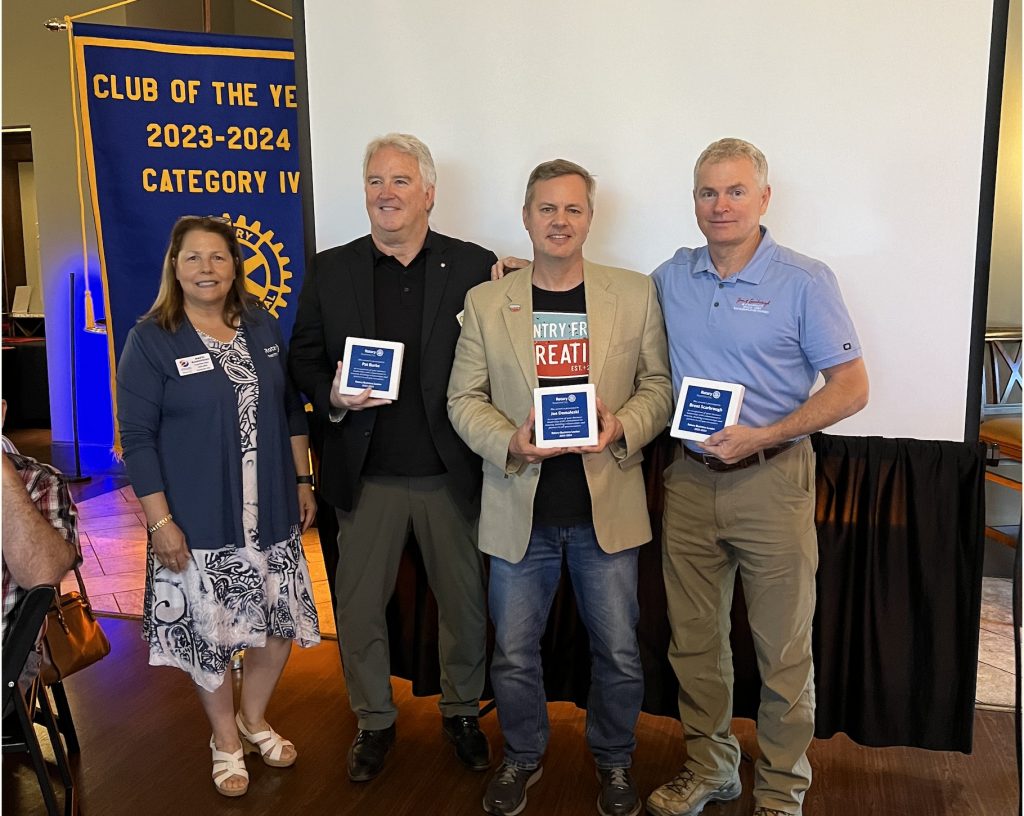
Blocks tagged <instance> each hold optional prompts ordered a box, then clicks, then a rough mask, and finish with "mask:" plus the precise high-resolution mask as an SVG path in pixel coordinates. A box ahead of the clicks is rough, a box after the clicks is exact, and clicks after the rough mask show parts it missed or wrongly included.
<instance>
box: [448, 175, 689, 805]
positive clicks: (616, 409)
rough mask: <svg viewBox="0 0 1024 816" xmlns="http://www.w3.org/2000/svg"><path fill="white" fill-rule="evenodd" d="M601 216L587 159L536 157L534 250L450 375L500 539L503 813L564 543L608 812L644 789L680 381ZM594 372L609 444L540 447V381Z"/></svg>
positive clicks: (480, 310) (488, 525)
mask: <svg viewBox="0 0 1024 816" xmlns="http://www.w3.org/2000/svg"><path fill="white" fill-rule="evenodd" d="M593 216H594V179H593V177H592V176H591V175H590V173H588V172H587V171H586V170H584V169H583V168H582V167H580V166H579V165H577V164H573V163H572V162H568V161H565V160H562V159H558V160H555V161H551V162H545V163H544V164H541V165H540V166H538V167H537V168H536V169H535V170H534V171H533V173H532V174H531V176H530V180H529V183H528V185H527V188H526V203H525V205H524V207H523V223H524V225H525V227H526V229H527V232H529V234H530V239H531V241H532V243H533V251H534V260H533V263H532V264H530V265H529V266H527V267H525V268H524V269H520V270H518V271H516V272H513V273H512V274H510V275H507V276H506V277H505V278H503V279H502V280H500V281H496V282H491V283H485V284H482V285H480V286H477V287H475V288H473V289H472V290H470V292H469V294H468V295H467V296H466V309H465V314H464V319H463V327H462V333H461V336H460V338H459V343H458V346H457V348H456V352H455V362H454V365H453V367H452V376H451V381H450V383H449V386H448V414H449V416H450V417H451V420H452V424H453V425H454V426H455V430H456V431H457V432H458V433H459V435H460V436H461V437H462V438H463V439H464V440H465V441H466V443H467V444H468V445H469V447H470V448H472V450H473V451H474V452H476V453H477V454H479V455H480V456H481V457H482V458H483V475H484V480H483V494H482V499H481V505H482V506H481V513H480V532H479V542H480V549H481V550H483V552H485V553H487V554H489V555H490V556H491V571H490V587H489V605H490V613H491V618H492V620H493V622H494V627H495V649H494V659H493V662H492V665H491V684H492V686H493V688H494V696H495V700H496V702H497V705H498V718H499V720H500V721H501V728H502V732H503V734H504V737H505V758H504V762H503V763H502V766H501V768H500V769H499V770H498V772H497V773H496V774H495V776H494V777H493V778H492V780H491V782H490V784H489V785H488V788H487V793H486V795H485V797H484V810H486V811H487V812H488V813H492V814H501V815H507V814H517V813H520V812H521V811H522V809H523V808H524V806H525V804H526V790H527V788H528V787H529V786H530V785H531V784H533V783H534V782H535V781H536V780H537V779H538V778H539V777H540V774H541V759H542V757H543V754H544V749H545V746H546V744H547V738H548V720H547V710H546V706H545V698H544V685H543V677H542V668H541V662H540V638H541V635H542V634H543V632H544V628H545V625H546V623H547V617H548V612H549V610H550V608H551V601H552V598H553V597H554V594H555V590H556V588H557V587H558V582H559V579H560V576H561V568H562V558H563V553H564V555H565V558H566V560H567V562H568V565H569V574H570V577H571V579H572V584H573V589H574V591H575V594H576V600H577V606H578V608H579V611H580V616H581V618H582V619H583V622H584V624H585V625H586V627H587V631H588V633H589V634H590V644H591V661H592V670H591V688H590V697H589V700H588V704H587V729H586V731H587V742H588V744H589V747H590V749H591V752H592V753H593V754H594V758H595V762H596V765H597V769H598V776H599V778H600V781H601V792H600V796H599V798H598V811H599V812H600V813H602V814H604V816H633V815H634V814H636V813H638V812H639V810H640V806H641V802H640V798H639V796H638V795H637V791H636V787H635V786H634V784H633V781H632V779H631V777H630V774H629V767H630V764H631V762H632V753H633V749H634V746H635V738H634V729H635V726H636V719H637V716H638V714H639V712H640V703H641V700H642V698H643V675H642V672H641V668H640V655H639V648H638V645H637V640H636V624H637V618H638V614H639V612H638V607H637V598H636V584H637V548H638V547H639V546H640V545H641V544H644V543H646V542H647V541H649V540H650V539H651V528H650V521H649V517H648V513H647V502H646V496H645V492H644V482H643V476H642V472H641V467H640V462H641V459H642V453H641V449H642V447H643V446H644V445H645V444H646V443H647V442H649V441H650V440H651V439H653V438H654V437H655V436H656V435H657V434H658V433H659V432H660V431H661V429H662V428H664V427H665V425H666V423H667V422H668V419H669V415H670V412H671V407H672V406H671V401H672V388H671V382H670V378H669V368H668V358H667V350H666V341H665V328H664V322H663V320H662V315H661V309H660V307H659V305H658V299H657V293H656V291H655V289H654V286H653V283H652V281H651V280H650V279H649V278H647V277H646V276H644V275H640V274H638V273H636V272H630V271H627V270H624V269H613V268H611V267H606V266H599V265H597V264H592V263H590V262H589V261H585V260H584V259H583V244H584V242H585V241H586V238H587V234H588V232H589V230H590V224H591V221H592V219H593ZM581 383H592V384H593V385H594V386H595V388H596V392H597V411H598V429H599V432H598V439H597V444H595V445H593V446H589V447H573V448H539V447H537V446H536V445H535V444H534V442H535V437H534V433H533V431H534V427H533V426H534V415H533V409H532V406H533V390H534V388H536V387H538V386H544V385H575V384H581Z"/></svg>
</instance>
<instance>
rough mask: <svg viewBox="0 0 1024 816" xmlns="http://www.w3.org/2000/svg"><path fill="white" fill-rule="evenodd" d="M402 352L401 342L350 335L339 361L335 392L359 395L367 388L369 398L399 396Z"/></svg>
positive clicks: (396, 397)
mask: <svg viewBox="0 0 1024 816" xmlns="http://www.w3.org/2000/svg"><path fill="white" fill-rule="evenodd" d="M404 352H405V345H404V344H403V343H392V342H391V341H390V340H367V339H365V338H362V337H349V338H348V339H347V340H346V341H345V358H344V359H343V360H342V363H341V384H340V385H339V386H338V392H339V393H341V394H361V393H362V392H363V391H365V390H366V389H367V388H369V389H371V391H370V396H371V397H379V398H380V399H389V400H394V399H398V383H399V381H400V380H401V379H402V354H403V353H404Z"/></svg>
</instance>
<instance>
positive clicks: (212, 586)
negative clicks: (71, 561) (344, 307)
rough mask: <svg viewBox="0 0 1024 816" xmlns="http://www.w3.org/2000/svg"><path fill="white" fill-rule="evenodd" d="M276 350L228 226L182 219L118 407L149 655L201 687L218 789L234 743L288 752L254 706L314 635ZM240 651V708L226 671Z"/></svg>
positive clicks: (308, 496) (296, 464)
mask: <svg viewBox="0 0 1024 816" xmlns="http://www.w3.org/2000/svg"><path fill="white" fill-rule="evenodd" d="M285 360H286V353H285V349H284V342H283V340H282V338H281V334H280V331H279V329H278V327H277V321H276V320H275V319H274V318H273V317H272V316H271V315H269V314H268V313H267V312H266V311H265V310H264V309H263V308H262V307H261V306H260V304H259V303H258V301H256V300H255V299H254V298H253V297H252V296H251V295H249V294H248V293H247V292H246V290H245V280H244V269H243V264H242V257H241V252H240V249H239V245H238V240H237V237H236V235H235V232H234V229H233V228H232V227H231V225H230V224H229V223H228V222H227V221H226V220H225V219H221V218H214V217H196V216H186V217H184V218H181V219H179V220H178V222H177V223H176V224H175V225H174V229H173V230H172V232H171V238H170V245H169V247H168V250H167V255H166V258H165V260H164V268H163V275H162V278H161V282H160V290H159V293H158V294H157V298H156V301H155V302H154V304H153V306H152V308H151V309H150V310H149V312H147V313H146V314H145V315H144V316H143V317H142V318H141V320H140V321H139V323H138V324H137V325H136V326H135V327H134V328H133V329H132V330H131V332H130V333H129V335H128V338H127V341H126V343H125V347H124V351H123V352H122V354H121V359H120V364H119V366H118V370H117V403H118V405H117V416H118V422H119V424H120V430H121V442H122V445H123V448H124V457H125V463H126V465H127V468H128V474H129V477H130V478H131V482H132V486H133V488H134V490H135V494H136V496H138V498H139V501H140V503H141V504H142V508H143V510H144V511H145V514H146V524H147V528H148V532H149V546H148V548H147V566H146V597H145V602H144V609H143V637H144V638H145V639H146V640H147V641H148V643H149V653H150V658H149V662H150V664H151V665H158V666H176V667H178V668H180V669H182V670H183V671H185V672H187V673H188V674H189V676H190V677H191V678H192V680H193V682H194V683H195V684H196V688H197V691H198V694H199V699H200V702H201V703H202V706H203V709H204V711H205V713H206V716H207V718H208V719H209V721H210V725H211V727H212V730H213V736H212V737H211V739H210V748H211V749H212V751H213V780H214V785H215V786H216V788H217V790H218V791H219V792H220V793H222V794H224V795H225V796H241V795H242V794H244V793H245V792H246V790H247V789H248V785H249V777H248V772H247V771H246V769H245V763H244V754H243V751H245V752H249V751H255V752H259V753H260V754H261V756H262V758H263V761H264V762H265V763H266V764H268V765H272V766H276V767H286V766H289V765H292V764H293V763H294V762H295V759H296V756H297V753H296V750H295V746H294V745H292V743H291V742H289V741H288V740H285V739H283V738H282V737H281V736H280V735H279V734H277V732H276V731H274V730H273V729H272V728H271V727H270V726H269V725H268V724H267V721H266V719H265V712H266V708H267V704H268V702H269V700H270V696H271V694H272V693H273V690H274V687H275V686H276V684H277V680H278V678H279V677H280V675H281V672H282V670H283V669H284V665H285V662H286V661H287V659H288V655H289V652H290V649H291V642H292V641H293V640H294V641H295V642H297V643H298V644H299V645H300V646H312V645H314V644H316V643H318V642H319V640H320V630H319V623H318V620H317V614H316V607H315V606H314V603H313V592H312V585H311V582H310V578H309V569H308V566H307V564H306V560H305V556H304V555H303V551H302V542H301V533H302V532H303V531H305V530H306V529H307V528H308V527H309V526H310V524H312V522H313V517H314V514H315V511H316V504H315V500H314V497H313V491H312V478H311V477H310V475H309V458H308V439H307V429H306V419H305V414H304V412H303V409H302V404H301V402H300V401H299V399H298V396H297V394H296V392H295V389H294V388H293V387H292V385H291V383H290V381H289V379H288V374H287V371H286V368H285ZM243 649H244V650H245V653H246V654H245V661H244V669H243V680H242V691H241V698H240V705H239V710H238V712H237V714H236V712H235V710H234V702H233V698H232V684H231V683H230V682H227V683H225V682H224V679H225V675H226V673H227V671H228V670H229V667H230V665H231V660H232V656H233V655H234V654H235V653H236V652H238V651H240V650H243Z"/></svg>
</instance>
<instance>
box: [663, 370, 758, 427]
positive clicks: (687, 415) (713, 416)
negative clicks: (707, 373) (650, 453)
mask: <svg viewBox="0 0 1024 816" xmlns="http://www.w3.org/2000/svg"><path fill="white" fill-rule="evenodd" d="M745 390H746V389H745V388H744V387H743V386H742V385H738V384H737V383H729V382H722V381H720V380H703V379H700V378H698V377H683V383H682V385H681V386H680V388H679V401H678V402H677V403H676V413H675V417H674V418H673V419H672V429H671V431H670V433H671V434H672V436H674V437H677V438H678V439H690V440H693V441H695V442H703V441H704V440H705V439H707V438H708V437H709V436H711V434H713V433H717V432H718V431H720V430H722V428H724V427H726V426H727V425H735V424H736V423H737V422H738V421H739V418H740V406H741V405H742V404H743V393H744V391H745Z"/></svg>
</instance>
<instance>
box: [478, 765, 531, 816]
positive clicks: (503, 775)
mask: <svg viewBox="0 0 1024 816" xmlns="http://www.w3.org/2000/svg"><path fill="white" fill-rule="evenodd" d="M541 773H542V769H541V768H540V766H538V767H536V768H533V769H532V770H524V769H523V768H517V767H516V766H515V765H509V764H508V763H507V762H502V763H501V767H500V768H498V770H497V773H495V774H494V776H492V777H491V781H490V782H488V783H487V792H486V793H485V794H484V810H485V811H486V812H487V813H493V814H494V815H495V816H516V814H517V813H522V812H523V808H525V807H526V789H527V788H528V787H530V785H532V784H533V783H534V782H536V781H537V780H538V779H540V775H541Z"/></svg>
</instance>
